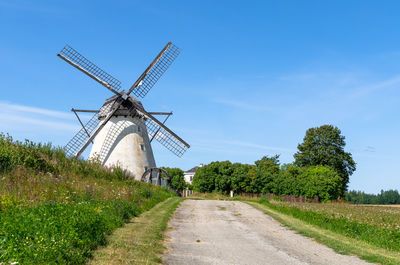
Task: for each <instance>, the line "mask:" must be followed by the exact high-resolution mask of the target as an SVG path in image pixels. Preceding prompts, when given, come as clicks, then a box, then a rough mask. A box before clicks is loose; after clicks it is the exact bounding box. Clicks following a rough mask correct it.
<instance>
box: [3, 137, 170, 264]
mask: <svg viewBox="0 0 400 265" xmlns="http://www.w3.org/2000/svg"><path fill="white" fill-rule="evenodd" d="M171 196H174V194H173V193H172V192H170V191H168V190H166V189H162V188H159V187H155V186H152V185H150V184H146V183H142V182H137V181H134V180H129V179H127V177H126V175H125V173H124V171H122V170H121V169H119V168H116V169H114V170H113V171H111V170H107V169H104V168H103V167H102V166H101V165H100V164H98V163H90V162H88V161H84V160H79V159H72V158H67V157H66V156H65V153H64V152H63V150H62V149H61V148H54V147H52V146H51V145H50V144H36V143H33V142H31V141H28V140H26V141H25V142H19V141H13V139H12V138H11V137H10V136H6V135H3V134H0V264H2V263H5V264H7V263H15V262H18V264H82V263H84V262H85V261H86V260H87V259H88V258H90V257H91V255H92V252H93V250H94V249H96V248H97V247H98V246H99V245H104V244H105V243H106V235H107V234H109V233H111V232H112V231H113V230H114V229H116V228H117V227H120V226H122V225H123V224H124V223H125V222H126V221H128V220H129V219H130V218H131V217H133V216H137V215H138V214H140V213H142V212H143V211H146V210H148V209H150V208H151V207H153V206H154V205H155V204H157V203H158V202H161V201H163V200H165V199H166V198H168V197H171Z"/></svg>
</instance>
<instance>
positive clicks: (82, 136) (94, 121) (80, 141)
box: [64, 113, 100, 156]
mask: <svg viewBox="0 0 400 265" xmlns="http://www.w3.org/2000/svg"><path fill="white" fill-rule="evenodd" d="M99 122H100V121H99V119H98V113H95V114H94V115H93V116H92V117H91V118H90V120H89V121H88V122H87V123H86V124H85V125H84V127H82V128H81V129H80V130H79V131H78V133H77V134H75V136H74V137H73V138H72V139H71V140H70V141H69V142H68V143H67V145H66V146H65V147H64V150H65V153H66V154H67V155H68V156H75V155H76V153H77V152H78V151H79V150H80V149H81V148H82V146H83V145H84V144H85V143H86V142H87V141H88V139H89V137H90V136H89V135H91V134H92V133H93V131H94V130H95V129H96V128H97V127H98V125H99Z"/></svg>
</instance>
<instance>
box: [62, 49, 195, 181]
mask: <svg viewBox="0 0 400 265" xmlns="http://www.w3.org/2000/svg"><path fill="white" fill-rule="evenodd" d="M179 53H180V49H179V48H178V47H176V46H175V45H173V44H172V43H171V42H169V43H168V44H167V45H166V46H165V47H164V48H163V49H162V50H161V52H160V53H159V54H158V55H157V56H156V58H155V59H154V60H153V62H152V63H151V64H150V65H149V66H148V67H147V68H146V70H145V71H144V72H143V73H142V74H141V75H140V76H139V78H138V79H137V80H136V82H135V83H134V84H133V85H132V86H131V88H130V89H129V90H128V91H125V90H123V91H120V88H121V82H120V81H118V80H117V79H116V78H114V77H112V76H111V75H109V74H108V73H106V72H105V71H103V70H102V69H100V68H99V67H97V66H96V65H95V64H93V63H92V62H90V61H89V60H88V59H86V58H85V57H84V56H83V55H81V54H80V53H78V52H77V51H76V50H74V49H73V48H71V47H70V46H68V45H67V46H65V47H64V49H62V50H61V52H60V53H59V54H58V56H59V57H60V58H61V59H63V60H64V61H66V62H67V63H69V64H71V65H72V66H74V67H75V68H77V69H78V70H80V71H82V72H83V73H85V74H86V75H88V76H89V77H91V78H92V79H94V80H95V81H97V82H99V83H100V84H101V85H103V86H104V87H106V88H107V89H108V90H110V91H111V92H113V93H114V94H115V95H114V96H113V97H111V98H108V99H106V100H105V102H104V104H103V106H102V107H101V108H100V110H98V111H97V110H77V109H72V111H73V112H74V113H75V115H76V117H77V118H78V120H79V122H80V124H81V125H82V129H81V130H80V131H78V133H77V134H76V135H75V136H74V137H73V138H72V139H71V140H70V141H69V142H68V143H67V145H66V146H65V148H64V150H65V152H66V153H67V155H69V156H74V157H79V156H80V155H81V154H82V153H83V152H84V150H85V149H86V148H87V147H88V146H89V145H90V144H93V146H92V150H91V152H90V155H89V159H92V160H99V161H100V162H101V163H102V165H104V166H106V167H111V168H112V167H116V166H118V167H120V168H122V169H124V170H126V171H127V172H128V173H129V175H131V177H133V178H135V179H137V180H140V179H141V178H142V175H143V173H144V172H145V171H146V170H147V169H154V168H155V167H156V163H155V160H154V156H153V151H152V148H151V141H152V140H157V141H158V142H159V143H161V144H162V145H163V146H164V147H166V148H167V149H168V150H170V151H171V152H172V153H174V154H175V155H177V156H179V157H181V156H182V155H183V153H184V152H185V151H186V150H187V149H188V148H189V147H190V145H189V144H188V143H186V142H185V141H184V140H182V139H181V138H180V137H179V136H178V135H176V134H175V133H174V132H173V131H171V130H170V129H169V128H168V127H166V126H165V125H164V123H165V122H166V121H167V119H168V117H169V116H170V115H172V112H147V111H146V110H145V109H144V108H143V105H142V103H141V102H140V101H139V100H138V99H137V98H135V97H133V96H132V95H131V93H132V94H134V95H135V96H136V97H140V98H143V97H145V96H146V94H147V93H148V92H149V91H150V89H151V88H152V87H153V86H154V84H155V83H156V82H157V81H158V80H159V79H160V77H161V76H162V75H163V74H164V72H165V71H166V70H167V69H168V67H169V66H170V64H171V63H172V62H173V61H174V60H175V58H176V57H177V56H178V55H179ZM77 112H92V113H94V114H93V117H92V118H91V119H89V121H88V122H86V124H83V123H82V121H81V119H80V117H79V115H78V114H77ZM153 115H165V116H166V118H165V119H164V121H163V122H161V121H159V120H158V119H156V118H155V117H154V116H153Z"/></svg>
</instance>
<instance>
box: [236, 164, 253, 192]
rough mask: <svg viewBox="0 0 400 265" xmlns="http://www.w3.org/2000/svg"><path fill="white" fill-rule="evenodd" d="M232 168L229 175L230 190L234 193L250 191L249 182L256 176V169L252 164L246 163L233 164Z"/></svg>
mask: <svg viewBox="0 0 400 265" xmlns="http://www.w3.org/2000/svg"><path fill="white" fill-rule="evenodd" d="M233 167H234V170H233V172H232V175H231V185H232V190H233V191H235V192H236V193H250V192H252V190H251V186H250V184H251V182H252V181H253V180H254V179H255V177H256V174H257V173H256V170H255V166H254V165H247V164H239V163H235V164H233Z"/></svg>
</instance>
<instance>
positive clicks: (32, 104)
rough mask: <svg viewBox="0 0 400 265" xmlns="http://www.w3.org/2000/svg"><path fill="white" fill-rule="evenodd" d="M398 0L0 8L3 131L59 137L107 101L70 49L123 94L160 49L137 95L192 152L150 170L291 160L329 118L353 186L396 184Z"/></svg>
mask: <svg viewBox="0 0 400 265" xmlns="http://www.w3.org/2000/svg"><path fill="white" fill-rule="evenodd" d="M399 8H400V4H399V3H398V2H397V1H381V2H378V1H329V2H328V1H112V2H111V1H54V0H51V1H50V0H49V1H20V0H13V1H11V0H0V58H1V60H0V62H1V63H0V76H1V83H0V91H1V96H0V131H2V132H8V133H10V134H11V135H12V136H14V137H15V138H16V139H25V138H28V139H31V140H34V141H41V142H48V141H50V142H52V143H54V144H55V145H65V143H66V142H67V141H68V140H69V139H70V138H71V137H72V136H73V135H74V133H75V131H76V130H77V129H79V124H78V122H77V121H76V120H75V117H74V116H73V114H71V112H70V111H69V110H70V109H71V107H75V108H87V109H93V108H99V107H100V106H101V105H102V103H103V102H104V99H105V98H107V97H110V96H112V95H111V93H110V92H109V91H108V90H106V89H105V88H104V87H102V86H100V85H99V84H97V83H96V82H94V81H93V80H92V79H90V78H88V77H86V76H84V75H83V74H82V73H80V72H79V71H77V70H76V69H73V68H72V67H71V66H70V65H68V64H66V63H65V62H63V61H62V60H60V59H59V58H57V56H56V54H57V52H58V51H59V50H61V49H62V47H63V46H64V45H65V44H66V43H68V44H69V45H71V46H72V47H74V48H75V49H77V50H78V51H79V52H81V53H82V54H83V55H85V56H86V57H87V58H89V59H90V60H91V61H93V62H94V63H96V64H97V65H99V66H100V67H101V68H102V69H104V70H105V71H107V72H108V73H110V74H111V75H113V76H114V77H116V78H118V79H119V80H121V81H122V83H123V88H125V89H126V88H129V87H130V86H131V85H132V83H133V82H134V81H135V80H136V79H137V77H138V76H139V75H140V74H141V73H142V72H143V70H144V69H145V68H146V67H147V65H148V64H149V63H150V62H151V60H152V59H153V57H154V56H155V55H156V54H157V53H158V52H159V50H160V49H161V48H162V47H163V46H164V45H165V44H166V43H167V42H168V41H172V42H174V43H175V44H176V45H177V46H178V47H180V48H182V53H181V55H180V56H179V57H178V58H177V60H176V61H175V62H174V64H173V65H172V66H171V67H170V69H169V70H168V71H167V72H166V73H165V75H164V76H163V77H162V78H161V80H160V81H159V82H158V83H157V84H156V86H155V87H154V88H153V89H152V90H151V91H150V93H149V94H148V95H147V96H146V98H145V99H144V100H143V104H144V106H145V108H146V109H147V110H148V111H173V112H174V115H173V116H172V117H171V118H170V119H169V120H168V122H167V125H168V126H169V127H170V128H171V129H172V130H174V131H175V132H177V133H178V134H179V135H180V136H181V137H182V138H183V139H185V140H186V141H187V142H188V143H190V144H191V146H192V147H191V149H189V151H188V152H187V153H186V154H185V155H184V156H183V157H182V158H178V157H176V156H174V155H173V154H172V153H170V152H169V151H168V150H166V149H165V148H163V147H162V146H161V145H159V144H158V143H154V144H153V149H154V152H155V157H156V162H157V165H158V166H170V167H180V168H182V169H184V170H187V169H189V168H191V167H193V166H195V165H197V164H199V163H209V162H211V161H216V160H231V161H232V162H242V163H253V162H254V161H255V160H258V159H260V158H261V157H262V156H264V155H274V154H280V155H281V162H284V163H289V162H292V161H293V154H294V153H295V152H296V150H297V145H298V144H299V143H300V142H301V141H302V139H303V137H304V134H305V131H306V130H307V129H308V128H310V127H316V126H320V125H323V124H333V125H335V126H338V127H339V128H340V129H341V130H342V134H343V135H344V136H345V137H346V142H347V146H346V150H347V151H349V152H351V153H352V154H353V157H354V160H355V161H356V162H357V171H356V172H355V173H354V174H353V176H351V178H350V185H349V187H350V189H357V190H364V191H367V192H374V193H376V192H379V191H380V189H391V188H393V189H400V181H399V172H400V163H399V162H400V155H399V149H400V140H399V138H398V135H399V129H400V124H399V122H398V120H399V114H400V111H399V106H400V91H399V89H398V88H399V87H400V70H399V69H400V34H399V28H400V17H399V16H398V10H399Z"/></svg>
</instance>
